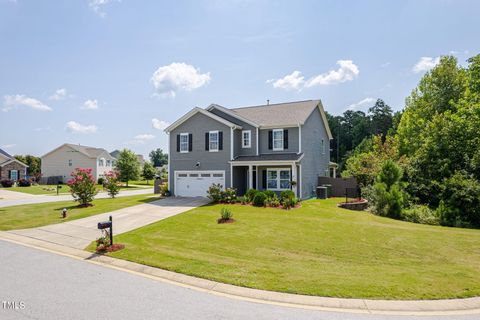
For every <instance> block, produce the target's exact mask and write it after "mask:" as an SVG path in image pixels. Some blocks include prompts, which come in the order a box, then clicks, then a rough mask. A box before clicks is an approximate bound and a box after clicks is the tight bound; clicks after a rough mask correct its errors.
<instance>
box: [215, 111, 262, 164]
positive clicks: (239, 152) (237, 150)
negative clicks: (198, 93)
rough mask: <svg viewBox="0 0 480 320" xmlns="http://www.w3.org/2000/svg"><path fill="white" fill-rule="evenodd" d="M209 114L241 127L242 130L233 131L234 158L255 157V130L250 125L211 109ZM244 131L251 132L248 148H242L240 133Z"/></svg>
mask: <svg viewBox="0 0 480 320" xmlns="http://www.w3.org/2000/svg"><path fill="white" fill-rule="evenodd" d="M210 112H212V113H214V114H216V115H217V116H220V117H222V118H224V119H226V120H228V121H230V122H232V123H235V124H238V125H239V126H241V127H242V129H235V131H234V137H233V138H234V140H235V142H234V157H237V156H251V155H256V154H257V138H256V128H255V127H254V126H252V125H249V124H248V123H246V122H243V121H242V120H239V119H237V118H235V117H232V116H231V115H228V114H226V113H225V112H223V111H221V110H218V109H215V108H214V109H212V110H211V111H210ZM244 130H250V131H251V136H250V137H251V141H250V148H242V131H244Z"/></svg>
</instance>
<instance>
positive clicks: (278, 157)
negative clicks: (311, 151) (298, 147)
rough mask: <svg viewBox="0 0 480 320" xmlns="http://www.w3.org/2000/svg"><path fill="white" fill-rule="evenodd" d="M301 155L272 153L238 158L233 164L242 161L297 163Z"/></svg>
mask: <svg viewBox="0 0 480 320" xmlns="http://www.w3.org/2000/svg"><path fill="white" fill-rule="evenodd" d="M302 155H303V153H272V154H261V155H258V156H238V157H236V158H235V159H234V160H233V162H242V161H297V160H299V159H300V158H301V157H302Z"/></svg>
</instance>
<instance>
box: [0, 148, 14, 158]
mask: <svg viewBox="0 0 480 320" xmlns="http://www.w3.org/2000/svg"><path fill="white" fill-rule="evenodd" d="M0 154H3V155H4V156H5V157H8V158H13V157H12V156H11V155H9V154H8V153H7V152H6V151H4V150H2V149H0Z"/></svg>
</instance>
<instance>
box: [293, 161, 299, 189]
mask: <svg viewBox="0 0 480 320" xmlns="http://www.w3.org/2000/svg"><path fill="white" fill-rule="evenodd" d="M292 181H295V182H296V184H295V185H294V186H292V191H293V192H295V196H296V197H297V198H298V192H297V187H298V179H297V165H296V164H295V162H294V163H292Z"/></svg>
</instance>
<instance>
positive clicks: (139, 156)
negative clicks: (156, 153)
mask: <svg viewBox="0 0 480 320" xmlns="http://www.w3.org/2000/svg"><path fill="white" fill-rule="evenodd" d="M110 155H111V156H112V157H114V158H115V159H118V156H119V155H120V150H114V151H112V152H110ZM136 156H137V160H138V163H139V164H140V166H141V167H143V165H144V164H145V158H144V157H143V155H142V154H136Z"/></svg>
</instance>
